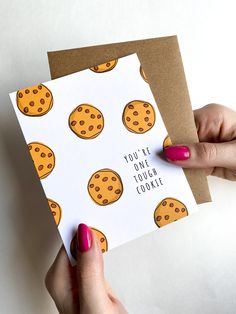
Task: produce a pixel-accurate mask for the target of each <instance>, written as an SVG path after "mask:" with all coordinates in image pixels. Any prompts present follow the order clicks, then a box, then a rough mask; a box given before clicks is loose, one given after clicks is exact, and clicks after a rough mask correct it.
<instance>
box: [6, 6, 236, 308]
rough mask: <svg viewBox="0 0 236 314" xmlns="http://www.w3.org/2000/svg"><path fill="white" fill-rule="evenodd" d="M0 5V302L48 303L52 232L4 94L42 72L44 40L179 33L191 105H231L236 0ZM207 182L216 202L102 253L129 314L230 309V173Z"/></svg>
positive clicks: (235, 256) (64, 42)
mask: <svg viewBox="0 0 236 314" xmlns="http://www.w3.org/2000/svg"><path fill="white" fill-rule="evenodd" d="M0 14H1V18H0V39H1V44H0V88H1V93H0V210H1V211H0V239H1V240H0V256H1V257H0V312H1V313H3V314H5V313H7V314H8V313H10V314H11V313H20V314H21V313H22V314H28V313H29V314H31V313H36V314H39V313H40V314H41V313H56V310H55V307H54V305H53V303H52V302H51V300H50V298H49V296H48V295H47V292H46V291H45V288H44V283H43V280H44V274H45V272H46V270H47V268H48V266H49V264H50V263H51V261H52V259H53V258H54V255H55V254H56V251H57V250H58V248H59V246H60V238H59V236H58V234H57V230H56V228H55V227H54V223H53V220H52V217H51V215H50V213H49V211H48V208H47V204H46V201H45V200H44V195H43V193H42V190H41V187H40V185H39V183H38V180H37V178H36V176H35V174H34V169H33V165H32V164H31V163H30V159H29V156H28V154H27V153H26V151H25V146H24V141H23V137H22V134H21V131H20V128H19V125H18V123H17V121H16V118H15V115H14V112H13V108H12V107H11V104H10V100H9V97H8V93H9V92H12V91H14V90H17V89H19V88H21V87H24V86H28V85H31V84H33V83H37V82H40V81H47V80H49V78H50V77H49V68H48V64H47V56H46V52H47V51H48V50H59V49H66V48H73V47H78V46H86V45H93V44H100V43H109V42H115V41H125V40H134V39H141V38H148V37H156V36H164V35H172V34H177V35H178V37H179V43H180V47H181V52H182V56H183V61H184V66H185V71H186V76H187V79H188V85H189V90H190V95H191V99H192V103H193V107H194V108H197V107H200V106H202V105H204V104H207V103H209V102H218V103H222V104H225V105H227V106H229V107H231V108H235V109H236V104H235V73H236V58H235V55H236V45H235V29H236V20H235V9H234V1H229V0H225V1H217V0H214V1H213V0H207V1H203V0H199V1H193V0H191V1H190V0H188V1H187V0H180V1H174V0H172V1H170V0H162V1H159V0H149V1H148V0H147V1H143V0H135V1H134V0H133V1H132V0H120V1H111V0H97V1H95V0H94V1H88V0H83V1H79V0H77V1H75V0H74V1H72V0H68V1H59V0H57V1H56V0H55V1H50V0H38V1H33V0H28V1H23V0H21V1H20V0H18V1H16V0H9V1H6V0H5V1H4V0H3V1H1V3H0ZM232 158H233V157H232ZM209 184H210V188H211V192H212V197H213V203H212V204H205V205H201V206H200V211H199V212H198V213H197V214H195V215H192V216H191V217H188V219H183V220H182V221H179V222H178V223H175V224H172V225H169V226H167V227H165V228H163V229H162V230H161V231H160V232H156V233H155V232H154V233H151V234H149V235H147V236H145V237H143V238H142V239H138V240H136V241H134V242H132V243H129V244H127V245H125V246H123V247H120V248H117V249H115V250H113V251H112V252H109V253H107V254H106V256H105V269H106V276H107V279H108V281H109V282H110V284H111V286H112V287H113V288H114V290H115V291H116V292H117V294H118V295H119V296H120V299H121V300H122V301H123V302H124V304H125V305H126V307H127V309H128V310H129V312H130V313H135V314H136V313H137V314H146V313H148V314H149V313H150V314H153V313H154V314H155V313H171V314H172V313H173V314H176V313H179V314H185V313H186V314H189V313H190V314H192V313H193V314H195V313H204V314H205V313H214V314H218V313H220V314H222V313H227V314H228V313H235V312H236V298H235V291H236V228H235V221H236V206H235V193H234V194H233V191H234V192H235V183H231V182H225V181H223V180H220V179H217V178H210V180H209ZM29 191H30V193H29ZM134 265H135V267H134Z"/></svg>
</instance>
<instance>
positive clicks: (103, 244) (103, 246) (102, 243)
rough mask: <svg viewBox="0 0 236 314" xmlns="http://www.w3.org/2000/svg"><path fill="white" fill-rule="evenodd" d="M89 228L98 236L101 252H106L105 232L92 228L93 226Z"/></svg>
mask: <svg viewBox="0 0 236 314" xmlns="http://www.w3.org/2000/svg"><path fill="white" fill-rule="evenodd" d="M90 228H91V229H92V230H93V231H94V232H95V234H96V236H97V238H98V241H99V243H100V247H101V251H102V253H104V252H106V251H107V250H108V242H107V238H106V236H105V234H104V233H102V232H101V231H100V230H98V229H96V228H93V227H90Z"/></svg>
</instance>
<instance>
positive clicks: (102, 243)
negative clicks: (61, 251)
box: [70, 227, 108, 260]
mask: <svg viewBox="0 0 236 314" xmlns="http://www.w3.org/2000/svg"><path fill="white" fill-rule="evenodd" d="M90 229H92V230H93V231H94V232H95V234H96V236H97V238H98V241H99V244H100V247H101V251H102V253H104V252H106V251H108V241H107V238H106V236H105V234H104V233H103V232H102V231H100V230H98V229H96V228H93V227H90ZM77 250H78V246H77V233H76V234H75V235H74V237H73V239H72V240H71V242H70V253H71V255H72V256H73V258H74V259H75V260H77Z"/></svg>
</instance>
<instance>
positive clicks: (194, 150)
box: [164, 141, 236, 169]
mask: <svg viewBox="0 0 236 314" xmlns="http://www.w3.org/2000/svg"><path fill="white" fill-rule="evenodd" d="M164 155H165V157H166V159H167V160H168V161H170V162H171V163H174V164H176V165H179V166H181V167H183V168H210V167H223V168H228V169H236V158H235V156H236V141H231V142H226V143H194V144H187V145H184V144H182V145H174V146H169V147H166V148H165V149H164Z"/></svg>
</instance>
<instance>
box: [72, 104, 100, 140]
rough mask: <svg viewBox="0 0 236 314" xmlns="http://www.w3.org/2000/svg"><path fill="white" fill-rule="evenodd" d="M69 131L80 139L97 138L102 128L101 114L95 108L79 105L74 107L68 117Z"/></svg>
mask: <svg viewBox="0 0 236 314" xmlns="http://www.w3.org/2000/svg"><path fill="white" fill-rule="evenodd" d="M69 126H70V129H71V130H72V131H73V132H74V133H75V134H76V135H77V136H78V137H80V138H82V139H93V138H95V137H97V136H98V135H99V134H100V133H101V132H102V130H103V128H104V118H103V114H102V113H101V111H100V110H98V109H97V108H96V107H94V106H92V105H89V104H81V105H79V106H78V107H76V108H75V109H74V110H73V111H72V113H71V114H70V117H69Z"/></svg>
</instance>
